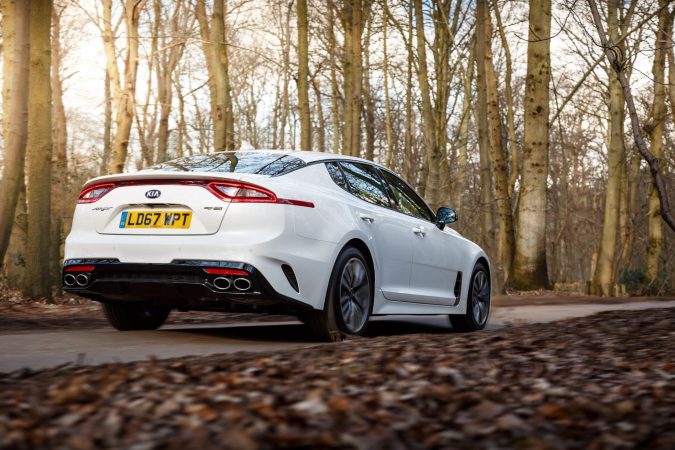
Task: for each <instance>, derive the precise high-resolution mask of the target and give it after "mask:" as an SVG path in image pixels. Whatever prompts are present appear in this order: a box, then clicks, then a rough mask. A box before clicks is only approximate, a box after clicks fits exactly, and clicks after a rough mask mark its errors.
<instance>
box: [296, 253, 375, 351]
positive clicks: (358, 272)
mask: <svg viewBox="0 0 675 450" xmlns="http://www.w3.org/2000/svg"><path fill="white" fill-rule="evenodd" d="M373 286H374V283H373V276H372V274H371V273H370V269H369V268H368V262H367V261H366V258H365V257H364V256H363V253H362V252H361V251H360V250H358V249H357V248H354V247H348V248H346V249H345V250H344V251H343V252H342V253H340V255H339V256H338V258H337V261H335V266H334V267H333V271H332V272H331V276H330V281H329V283H328V291H327V292H326V303H325V305H324V309H323V311H312V312H311V313H310V314H309V315H308V316H307V318H308V324H309V326H310V327H311V328H312V331H313V332H314V334H315V335H316V337H317V338H319V339H321V340H323V341H331V342H335V341H339V340H342V339H344V337H345V336H363V334H364V333H365V332H366V329H367V328H368V321H369V319H370V315H371V314H372V312H373V292H374V290H373Z"/></svg>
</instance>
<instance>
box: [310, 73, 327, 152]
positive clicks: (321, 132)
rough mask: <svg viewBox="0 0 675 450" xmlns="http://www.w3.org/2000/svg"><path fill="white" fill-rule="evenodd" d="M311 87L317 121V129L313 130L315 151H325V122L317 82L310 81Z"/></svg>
mask: <svg viewBox="0 0 675 450" xmlns="http://www.w3.org/2000/svg"><path fill="white" fill-rule="evenodd" d="M312 87H313V89H314V96H315V97H316V116H317V118H318V119H319V127H318V128H317V129H316V130H315V131H316V136H317V138H318V143H317V150H319V151H320V152H325V151H326V120H325V117H324V114H323V103H322V102H321V90H320V89H319V82H318V81H316V78H314V80H312Z"/></svg>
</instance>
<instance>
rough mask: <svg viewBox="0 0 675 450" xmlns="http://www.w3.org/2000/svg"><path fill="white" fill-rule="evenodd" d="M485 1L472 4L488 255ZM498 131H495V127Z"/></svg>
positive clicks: (490, 239)
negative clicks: (474, 21) (474, 13)
mask: <svg viewBox="0 0 675 450" xmlns="http://www.w3.org/2000/svg"><path fill="white" fill-rule="evenodd" d="M485 9H486V7H485V0H478V2H477V3H476V91H477V102H476V118H477V122H478V148H479V153H480V183H481V190H480V212H481V235H482V237H483V245H484V247H485V251H486V252H487V253H488V254H491V253H492V252H493V249H494V230H493V216H492V203H493V200H494V199H493V197H492V167H491V166H492V164H491V160H490V137H491V135H490V123H489V122H488V95H487V94H488V92H487V79H486V76H487V73H486V70H485V69H486V58H487V55H488V51H487V47H488V43H487V41H486V36H487V30H486V26H485V19H486V11H485ZM498 130H499V128H498Z"/></svg>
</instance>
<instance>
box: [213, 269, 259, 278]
mask: <svg viewBox="0 0 675 450" xmlns="http://www.w3.org/2000/svg"><path fill="white" fill-rule="evenodd" d="M204 270H205V271H206V273H208V274H209V275H234V276H237V277H247V276H248V275H249V273H248V272H246V271H245V270H239V269H221V268H220V267H208V268H206V269H204Z"/></svg>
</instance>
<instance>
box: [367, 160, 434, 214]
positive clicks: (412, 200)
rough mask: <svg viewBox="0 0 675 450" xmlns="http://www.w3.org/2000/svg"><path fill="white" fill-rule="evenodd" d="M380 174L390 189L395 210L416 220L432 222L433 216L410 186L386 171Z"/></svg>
mask: <svg viewBox="0 0 675 450" xmlns="http://www.w3.org/2000/svg"><path fill="white" fill-rule="evenodd" d="M380 172H381V173H382V176H383V177H384V179H385V181H386V182H387V184H388V185H389V187H390V188H391V192H392V194H393V197H394V203H396V209H397V210H399V211H401V212H402V213H404V214H407V215H409V216H413V217H417V218H418V219H424V220H428V221H429V222H433V221H434V217H433V214H432V213H431V211H430V210H429V208H428V207H427V205H426V203H424V200H422V199H421V198H420V196H419V195H417V193H416V192H415V191H413V190H412V189H411V188H410V186H408V185H407V184H405V182H404V181H403V180H401V179H400V178H399V177H397V176H396V175H394V174H392V173H389V172H387V171H386V170H381V171H380Z"/></svg>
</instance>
